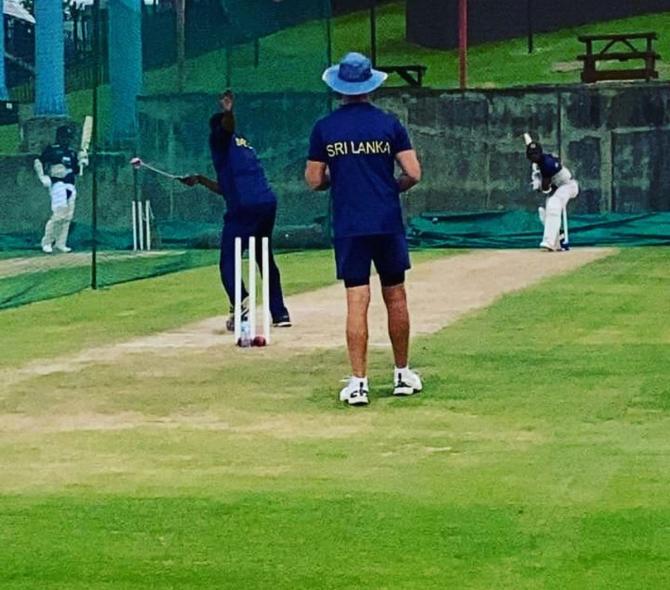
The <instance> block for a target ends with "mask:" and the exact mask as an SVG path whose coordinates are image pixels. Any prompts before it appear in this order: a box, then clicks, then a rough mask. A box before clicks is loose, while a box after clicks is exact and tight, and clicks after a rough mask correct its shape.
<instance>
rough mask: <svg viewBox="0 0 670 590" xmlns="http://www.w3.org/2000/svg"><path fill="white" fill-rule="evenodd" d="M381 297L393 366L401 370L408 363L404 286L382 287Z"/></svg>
mask: <svg viewBox="0 0 670 590" xmlns="http://www.w3.org/2000/svg"><path fill="white" fill-rule="evenodd" d="M382 295H383V297H384V303H385V304H386V310H387V313H388V332H389V338H390V339H391V346H392V347H393V358H394V360H395V366H396V367H398V368H403V367H406V366H407V365H408V362H409V309H408V308H407V292H406V291H405V285H404V284H401V285H394V286H392V287H382Z"/></svg>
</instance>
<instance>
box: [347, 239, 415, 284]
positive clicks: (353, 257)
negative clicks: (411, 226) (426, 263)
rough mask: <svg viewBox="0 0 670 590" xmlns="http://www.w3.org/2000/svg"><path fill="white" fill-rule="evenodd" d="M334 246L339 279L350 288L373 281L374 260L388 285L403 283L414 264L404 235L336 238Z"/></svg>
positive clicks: (381, 277)
mask: <svg viewBox="0 0 670 590" xmlns="http://www.w3.org/2000/svg"><path fill="white" fill-rule="evenodd" d="M334 245H335V261H336V265H337V278H338V279H340V280H342V281H344V283H345V285H346V286H347V287H358V286H361V285H368V284H370V269H371V264H372V263H373V262H374V264H375V268H376V269H377V273H378V274H379V278H380V280H381V283H382V285H384V286H385V287H391V286H393V285H398V284H401V283H403V282H404V281H405V271H406V270H408V269H409V268H410V267H411V264H410V261H409V249H408V247H407V238H406V237H405V235H404V234H379V235H373V236H353V237H350V238H336V239H335V240H334Z"/></svg>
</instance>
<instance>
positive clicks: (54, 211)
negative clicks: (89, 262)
mask: <svg viewBox="0 0 670 590" xmlns="http://www.w3.org/2000/svg"><path fill="white" fill-rule="evenodd" d="M72 139H73V130H72V127H70V126H69V125H61V126H60V127H59V128H58V129H57V130H56V143H54V144H51V145H49V146H47V147H46V149H45V150H44V151H43V152H42V155H41V156H40V157H39V158H37V159H36V160H35V162H34V168H35V172H36V173H37V176H38V178H39V180H40V182H41V183H42V185H43V186H44V188H46V189H48V190H49V196H50V197H51V217H50V218H49V221H47V224H46V226H45V228H44V237H43V238H42V251H43V252H45V253H46V254H51V253H52V252H53V251H54V250H56V251H58V252H63V253H66V252H71V251H72V249H71V248H69V247H68V245H67V238H68V233H69V231H70V223H71V222H72V218H73V217H74V207H75V201H76V199H77V189H76V188H75V186H74V184H75V179H76V177H77V174H79V172H80V170H81V166H86V165H88V156H87V154H86V153H85V152H83V151H82V152H80V153H79V155H77V153H75V151H74V150H73V149H72V148H71V147H70V144H71V143H72Z"/></svg>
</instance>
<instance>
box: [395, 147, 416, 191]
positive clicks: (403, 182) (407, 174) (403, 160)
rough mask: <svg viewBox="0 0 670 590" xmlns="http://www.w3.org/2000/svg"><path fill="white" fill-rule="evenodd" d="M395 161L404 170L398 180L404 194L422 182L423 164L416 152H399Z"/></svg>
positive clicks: (399, 187)
mask: <svg viewBox="0 0 670 590" xmlns="http://www.w3.org/2000/svg"><path fill="white" fill-rule="evenodd" d="M395 159H396V161H397V162H398V164H399V166H400V168H401V170H402V174H401V175H400V177H399V178H398V189H399V190H400V192H401V193H403V192H405V191H408V190H409V189H411V188H412V187H413V186H415V185H417V184H419V182H421V164H419V159H418V158H417V157H416V152H415V151H414V150H405V151H404V152H398V153H397V154H396V157H395Z"/></svg>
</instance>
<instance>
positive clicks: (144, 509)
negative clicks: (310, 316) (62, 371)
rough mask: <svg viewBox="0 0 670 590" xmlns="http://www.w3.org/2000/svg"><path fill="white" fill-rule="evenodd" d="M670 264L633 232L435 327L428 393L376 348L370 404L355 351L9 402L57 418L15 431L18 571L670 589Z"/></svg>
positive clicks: (10, 571)
mask: <svg viewBox="0 0 670 590" xmlns="http://www.w3.org/2000/svg"><path fill="white" fill-rule="evenodd" d="M669 258H670V250H668V249H663V248H658V249H635V250H632V249H631V250H625V251H623V252H621V253H619V254H617V255H616V256H612V257H610V258H608V259H604V260H601V261H598V262H595V263H592V264H590V265H589V266H587V267H585V268H582V269H580V270H578V271H576V272H574V273H572V274H570V275H565V276H561V277H558V278H556V279H553V280H549V281H545V282H544V283H542V284H540V285H538V286H535V287H533V288H531V289H529V290H527V291H524V292H519V293H515V294H511V295H507V296H505V297H503V298H502V299H501V300H500V301H499V302H497V303H496V304H495V305H493V306H492V307H490V308H489V309H487V310H484V311H481V312H478V313H475V314H473V315H471V316H469V317H467V318H465V319H464V320H462V321H460V322H458V323H456V324H454V325H453V326H451V327H449V328H447V329H445V330H443V331H442V332H440V333H438V334H436V335H432V336H429V337H425V338H420V339H418V341H417V342H416V343H415V360H416V363H417V364H418V365H419V366H420V367H421V368H422V370H423V374H424V376H425V378H426V383H427V388H426V392H425V394H423V395H421V396H419V397H417V398H415V399H407V400H398V399H393V398H392V397H390V396H389V395H388V387H387V384H386V381H387V380H388V364H389V359H388V353H387V352H384V351H375V352H374V353H373V355H372V366H373V367H374V368H373V371H372V374H371V376H372V382H373V383H374V388H373V391H372V397H373V404H372V405H371V406H370V407H369V408H367V409H364V410H362V411H353V410H350V409H347V408H343V407H342V406H341V405H339V404H338V403H337V402H336V401H335V394H336V391H337V381H336V378H337V376H338V374H341V372H342V370H343V369H344V367H345V365H346V362H345V359H344V358H343V353H342V352H337V351H323V352H319V353H315V354H305V355H301V356H297V357H292V359H291V364H290V365H286V364H285V363H281V362H280V361H268V362H267V363H263V364H259V363H255V364H254V363H253V361H252V360H250V359H248V360H246V361H243V363H242V365H241V366H238V370H229V369H230V367H228V366H226V365H225V361H222V362H223V364H222V365H219V366H215V365H214V364H213V363H212V360H211V359H210V358H208V357H207V355H190V356H189V357H188V358H185V359H184V360H183V363H181V364H180V363H177V364H176V365H175V366H171V367H163V368H162V369H161V368H160V367H155V366H144V367H143V370H140V369H141V368H142V365H141V363H139V361H138V362H137V363H134V362H133V363H131V365H130V366H123V367H117V368H116V375H117V376H118V375H120V374H122V373H124V372H126V371H128V370H130V371H131V372H132V378H130V377H129V378H127V379H126V378H123V379H121V380H120V381H117V382H116V383H114V369H113V368H112V367H108V368H104V367H103V368H98V370H93V369H91V370H88V369H87V370H86V371H84V372H83V374H82V375H78V376H74V375H72V376H50V377H48V378H45V379H44V380H36V381H35V382H33V384H32V385H33V387H34V388H36V389H37V391H49V392H50V395H49V396H38V397H41V404H40V403H39V402H38V401H37V400H35V399H31V394H30V392H29V391H27V390H26V391H23V392H22V393H21V392H16V393H15V396H14V397H12V398H9V399H7V400H5V401H4V404H3V412H4V413H5V415H7V414H8V413H11V412H15V413H20V414H22V415H23V416H24V418H29V419H33V420H36V421H37V423H36V424H33V425H32V427H30V428H27V427H26V428H18V429H15V430H14V431H11V432H10V431H9V430H8V429H5V430H4V433H3V434H2V435H1V437H0V457H2V459H1V462H2V464H1V465H0V468H1V470H2V472H3V473H5V474H9V476H8V477H4V478H3V481H2V487H3V490H4V491H5V494H4V495H3V496H2V497H1V499H0V541H1V542H0V562H2V563H3V566H4V567H3V568H2V569H1V570H0V586H1V587H3V588H10V589H12V590H14V589H17V588H34V587H39V588H49V589H51V588H93V589H96V588H101V589H102V588H105V589H107V588H122V589H126V588H128V589H129V588H133V589H140V588H142V589H144V588H156V587H160V588H212V587H217V588H218V587H220V588H269V587H273V588H315V587H318V588H420V589H424V588H445V587H454V588H472V589H489V588H514V589H518V588H561V589H563V588H574V589H583V588H589V589H591V588H596V589H599V588H603V589H604V588H630V589H637V588H663V587H667V586H668V585H669V584H670V568H669V567H668V566H669V565H670V543H669V541H670V500H668V495H667V489H669V486H670V452H669V451H670V448H669V447H670V439H669V438H668V436H667V432H668V427H669V426H670V421H669V420H668V402H667V400H668V396H670V391H668V383H669V382H670V379H668V367H669V366H670V352H669V350H668V343H670V326H669V325H668V322H667V321H663V318H667V317H668V316H667V311H668V310H667V307H668V303H667V297H666V291H667V284H668V279H669V278H670V274H669V273H670V271H669V269H670V265H668V262H669ZM445 296H448V290H445ZM161 370H163V371H165V373H164V374H161ZM72 379H74V380H75V381H71V380H72ZM117 379H118V377H117ZM52 387H54V388H53V389H52ZM32 397H33V398H34V397H35V396H34V395H33V396H32ZM68 409H69V410H70V411H71V412H74V411H76V410H82V411H90V412H92V413H93V412H95V413H97V414H95V415H97V416H100V415H102V416H108V417H109V419H110V420H112V421H113V420H115V419H116V420H117V421H118V423H112V424H111V425H107V427H105V428H102V427H100V426H101V425H100V424H98V427H96V425H95V424H93V423H91V424H88V425H85V424H84V425H83V426H84V427H81V425H80V426H77V425H70V426H68V425H67V424H66V423H63V422H59V421H58V417H59V415H62V414H63V411H64V410H68ZM49 412H50V413H51V417H50V416H49V415H48V414H49ZM85 417H86V416H84V418H85ZM39 420H42V422H39ZM124 420H127V424H126V425H125V426H127V427H124V424H123V421H124ZM133 421H135V423H133ZM46 426H50V427H51V428H50V429H49V428H47V427H46Z"/></svg>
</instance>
